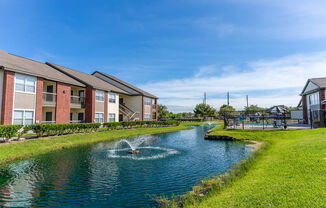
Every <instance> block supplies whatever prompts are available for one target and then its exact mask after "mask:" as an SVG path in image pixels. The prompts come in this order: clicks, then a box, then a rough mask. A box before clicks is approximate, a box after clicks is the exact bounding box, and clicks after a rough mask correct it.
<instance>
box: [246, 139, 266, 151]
mask: <svg viewBox="0 0 326 208" xmlns="http://www.w3.org/2000/svg"><path fill="white" fill-rule="evenodd" d="M248 142H250V144H246V146H247V147H253V149H252V150H250V151H251V152H255V151H257V150H259V149H260V147H261V146H262V145H263V144H264V142H259V141H252V140H249V141H248Z"/></svg>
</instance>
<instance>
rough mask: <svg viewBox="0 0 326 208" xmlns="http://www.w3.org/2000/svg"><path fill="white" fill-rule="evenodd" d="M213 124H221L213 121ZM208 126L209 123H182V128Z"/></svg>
mask: <svg viewBox="0 0 326 208" xmlns="http://www.w3.org/2000/svg"><path fill="white" fill-rule="evenodd" d="M211 123H212V124H213V125H216V124H218V123H219V122H216V121H212V122H211ZM207 124H208V122H185V123H180V126H200V125H207ZM220 124H221V123H220Z"/></svg>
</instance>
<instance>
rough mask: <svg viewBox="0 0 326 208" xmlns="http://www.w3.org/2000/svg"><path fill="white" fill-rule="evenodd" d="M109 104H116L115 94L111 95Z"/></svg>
mask: <svg viewBox="0 0 326 208" xmlns="http://www.w3.org/2000/svg"><path fill="white" fill-rule="evenodd" d="M109 102H110V103H115V102H116V95H115V94H114V93H109Z"/></svg>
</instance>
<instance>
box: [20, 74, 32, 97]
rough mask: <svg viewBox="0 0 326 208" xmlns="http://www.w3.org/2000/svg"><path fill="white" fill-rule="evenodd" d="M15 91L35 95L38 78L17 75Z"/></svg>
mask: <svg viewBox="0 0 326 208" xmlns="http://www.w3.org/2000/svg"><path fill="white" fill-rule="evenodd" d="M15 78H16V79H15V91H17V92H27V93H35V91H36V89H35V88H36V78H35V77H30V76H24V75H21V74H16V76H15Z"/></svg>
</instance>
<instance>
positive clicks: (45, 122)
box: [42, 121, 55, 124]
mask: <svg viewBox="0 0 326 208" xmlns="http://www.w3.org/2000/svg"><path fill="white" fill-rule="evenodd" d="M42 123H44V124H47V123H55V121H42Z"/></svg>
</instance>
